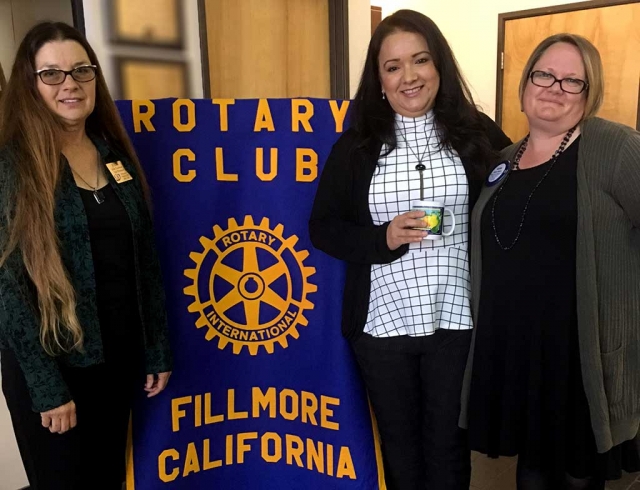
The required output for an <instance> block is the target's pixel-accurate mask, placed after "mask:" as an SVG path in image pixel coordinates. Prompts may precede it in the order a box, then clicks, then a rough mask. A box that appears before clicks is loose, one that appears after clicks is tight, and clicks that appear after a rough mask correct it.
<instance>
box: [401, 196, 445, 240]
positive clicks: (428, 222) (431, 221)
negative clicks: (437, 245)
mask: <svg viewBox="0 0 640 490" xmlns="http://www.w3.org/2000/svg"><path fill="white" fill-rule="evenodd" d="M411 211H422V212H424V216H423V217H422V218H418V219H422V221H424V227H420V228H416V230H424V231H426V232H427V233H428V235H427V236H426V237H424V239H425V240H437V239H438V238H442V237H443V236H450V235H451V234H452V233H453V230H455V228H456V218H455V216H454V214H453V211H451V209H449V208H447V207H445V206H444V204H443V203H441V202H438V201H413V203H412V205H411ZM444 213H449V214H450V215H451V229H450V230H449V231H448V232H447V233H445V232H444V223H443V221H444Z"/></svg>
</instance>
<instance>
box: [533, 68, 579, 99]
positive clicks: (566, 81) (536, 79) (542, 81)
mask: <svg viewBox="0 0 640 490" xmlns="http://www.w3.org/2000/svg"><path fill="white" fill-rule="evenodd" d="M529 78H530V79H531V83H533V84H534V85H537V86H538V87H545V88H549V87H552V86H553V84H554V83H556V82H558V83H559V84H560V89H561V90H562V91H563V92H567V93H568V94H581V93H582V92H584V91H585V90H586V89H587V88H588V87H589V84H588V83H587V82H585V81H584V80H580V79H579V78H563V79H562V80H560V79H559V78H556V77H554V76H553V75H552V74H551V73H547V72H546V71H541V70H536V71H533V72H531V75H529Z"/></svg>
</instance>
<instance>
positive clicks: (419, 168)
mask: <svg viewBox="0 0 640 490" xmlns="http://www.w3.org/2000/svg"><path fill="white" fill-rule="evenodd" d="M434 128H435V122H434V125H433V126H432V128H431V132H430V133H429V136H427V142H426V144H425V146H426V148H425V149H424V151H423V152H422V155H418V154H417V153H416V152H415V151H413V148H411V145H409V142H408V141H407V138H406V137H405V135H404V133H403V132H402V129H401V128H398V129H399V132H400V136H401V137H402V139H403V141H404V143H405V145H407V148H408V149H409V151H410V152H411V153H412V154H413V156H414V157H416V159H417V160H418V164H417V165H416V167H415V169H416V170H417V171H418V173H419V175H420V200H421V201H424V176H423V175H422V173H423V172H424V171H425V170H426V169H427V167H426V166H425V165H424V164H423V163H422V162H423V161H424V157H425V155H428V156H429V161H431V154H430V153H429V141H430V140H431V137H432V136H433V130H434Z"/></svg>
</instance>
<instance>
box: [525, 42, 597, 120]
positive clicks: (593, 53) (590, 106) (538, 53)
mask: <svg viewBox="0 0 640 490" xmlns="http://www.w3.org/2000/svg"><path fill="white" fill-rule="evenodd" d="M556 43H567V44H571V45H572V46H575V47H576V48H577V49H578V51H579V52H580V56H581V57H582V63H583V65H584V72H585V74H586V77H587V79H586V80H585V81H586V82H587V83H588V84H589V85H588V87H587V90H586V91H587V100H586V102H585V106H584V115H583V116H582V120H585V119H589V118H590V117H594V116H595V115H596V114H597V113H598V111H599V110H600V106H601V105H602V99H603V98H604V69H603V68H602V60H601V59H600V53H599V52H598V49H597V48H596V47H595V46H594V45H593V44H592V43H591V41H589V40H588V39H586V38H584V37H582V36H579V35H577V34H568V33H566V32H563V33H561V34H554V35H553V36H550V37H548V38H546V39H545V40H543V41H542V42H541V43H540V44H538V46H537V47H536V49H534V50H533V53H531V56H530V57H529V60H528V61H527V64H526V65H525V67H524V70H523V71H522V77H521V78H520V87H519V96H520V106H521V107H522V104H523V98H524V91H525V89H526V88H527V83H529V77H530V76H531V72H532V71H533V67H534V66H535V64H536V63H537V62H538V60H539V59H540V58H541V57H542V55H543V54H544V53H545V51H546V50H547V49H549V48H550V47H551V46H553V45H554V44H556Z"/></svg>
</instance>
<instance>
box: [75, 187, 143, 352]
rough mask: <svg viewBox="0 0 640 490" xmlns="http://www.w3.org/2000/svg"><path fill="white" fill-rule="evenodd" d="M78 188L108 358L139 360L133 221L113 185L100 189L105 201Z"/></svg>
mask: <svg viewBox="0 0 640 490" xmlns="http://www.w3.org/2000/svg"><path fill="white" fill-rule="evenodd" d="M79 190H80V195H81V196H82V202H83V204H84V208H85V212H86V214H87V222H88V225H89V236H90V239H91V254H92V257H93V267H94V273H95V280H96V301H97V305H98V318H99V320H100V330H101V332H102V342H103V347H104V354H105V360H106V362H107V363H109V362H120V361H135V362H137V361H138V359H134V358H138V357H139V356H140V355H141V350H142V346H141V340H142V339H141V335H142V329H141V324H140V314H139V312H138V301H137V293H136V275H135V261H134V247H133V233H132V230H131V221H130V220H129V216H128V215H127V212H126V210H125V208H124V206H123V205H122V202H121V201H120V199H118V196H117V195H116V193H115V191H114V190H113V188H112V187H111V185H110V184H108V185H106V186H105V187H103V188H102V189H101V190H100V192H102V195H103V196H104V202H103V203H102V204H98V202H97V201H96V199H95V197H94V195H93V191H90V190H87V189H82V188H79Z"/></svg>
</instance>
